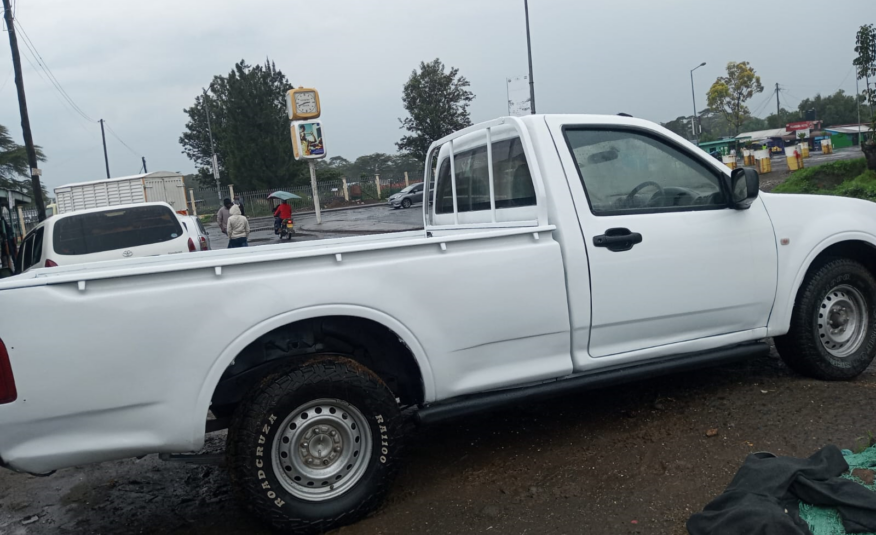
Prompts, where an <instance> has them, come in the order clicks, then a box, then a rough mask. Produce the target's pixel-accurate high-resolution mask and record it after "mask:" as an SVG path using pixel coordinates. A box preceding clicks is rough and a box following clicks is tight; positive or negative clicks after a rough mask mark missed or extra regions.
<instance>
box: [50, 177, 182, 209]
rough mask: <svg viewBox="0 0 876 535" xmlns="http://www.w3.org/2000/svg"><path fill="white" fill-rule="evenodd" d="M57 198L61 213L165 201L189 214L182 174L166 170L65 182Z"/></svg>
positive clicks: (57, 189) (56, 195)
mask: <svg viewBox="0 0 876 535" xmlns="http://www.w3.org/2000/svg"><path fill="white" fill-rule="evenodd" d="M55 197H56V203H57V205H58V210H57V212H58V213H61V214H64V213H67V212H72V211H75V210H87V209H90V208H101V207H104V206H118V205H122V204H134V203H144V202H165V203H167V204H169V205H170V206H171V207H173V209H174V210H175V211H176V212H178V213H180V214H186V213H188V203H187V200H186V186H185V181H184V179H183V176H182V175H181V174H179V173H171V172H167V171H156V172H153V173H145V174H140V175H132V176H123V177H118V178H109V179H106V180H92V181H89V182H77V183H75V184H65V185H63V186H59V187H57V188H55Z"/></svg>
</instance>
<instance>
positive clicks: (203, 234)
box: [177, 215, 212, 251]
mask: <svg viewBox="0 0 876 535" xmlns="http://www.w3.org/2000/svg"><path fill="white" fill-rule="evenodd" d="M177 217H178V218H179V220H180V223H182V225H183V228H184V229H185V231H186V232H187V233H188V234H189V236H191V238H192V239H193V240H194V241H195V245H196V246H197V249H198V250H199V251H209V250H210V249H212V247H211V246H210V234H209V233H208V232H207V229H206V228H204V224H203V223H201V220H200V219H198V218H197V217H195V216H193V215H178V216H177Z"/></svg>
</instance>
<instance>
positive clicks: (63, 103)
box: [22, 50, 94, 137]
mask: <svg viewBox="0 0 876 535" xmlns="http://www.w3.org/2000/svg"><path fill="white" fill-rule="evenodd" d="M22 52H24V54H22V56H24V59H25V60H26V61H27V62H28V63H29V64H30V66H31V68H32V69H33V70H34V72H35V73H36V74H37V76H39V77H40V80H42V81H43V83H45V84H46V85H50V84H49V82H48V81H47V80H46V77H45V76H43V73H41V72H40V70H39V69H38V68H37V66H36V65H34V61H35V60H33V61H32V60H31V57H30V56H29V55H28V53H27V50H22ZM52 94H53V95H54V96H55V98H56V99H58V102H60V103H61V107H62V108H64V111H66V112H67V113H69V114H70V117H73V119H75V121H74V122H75V123H76V124H77V125H79V127H80V128H82V129H83V130H85V132H87V133H88V135H90V136H92V137H93V136H94V134H93V133H92V132H91V131H90V130H88V129H87V128H85V126H83V125H82V118H81V117H80V116H79V115H76V114H75V113H74V112H73V110H72V109H71V108H70V105H69V104H67V102H66V101H65V100H64V99H62V98H61V97H60V96H59V95H58V94H56V93H52ZM89 126H90V125H89Z"/></svg>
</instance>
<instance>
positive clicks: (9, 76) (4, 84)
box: [0, 69, 13, 91]
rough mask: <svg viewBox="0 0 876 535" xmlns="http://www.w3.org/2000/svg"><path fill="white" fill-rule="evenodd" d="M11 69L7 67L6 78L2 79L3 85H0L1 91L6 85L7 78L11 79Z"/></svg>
mask: <svg viewBox="0 0 876 535" xmlns="http://www.w3.org/2000/svg"><path fill="white" fill-rule="evenodd" d="M12 70H13V69H9V74H7V75H6V79H5V80H3V85H0V91H3V88H4V87H6V84H7V83H9V80H11V79H12Z"/></svg>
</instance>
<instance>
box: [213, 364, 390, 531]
mask: <svg viewBox="0 0 876 535" xmlns="http://www.w3.org/2000/svg"><path fill="white" fill-rule="evenodd" d="M319 399H331V400H341V401H343V402H346V403H348V404H350V405H353V406H354V407H355V408H356V409H358V411H359V412H360V413H361V415H362V416H364V418H365V419H366V420H367V422H368V425H369V426H370V430H371V438H372V440H371V454H370V456H369V459H368V464H367V468H365V469H364V473H362V475H361V477H360V479H358V481H357V482H356V483H355V485H354V486H352V487H350V488H349V489H347V490H346V491H345V492H344V493H343V494H341V495H339V496H336V497H333V498H329V499H325V500H324V501H315V500H306V499H302V498H300V497H296V496H295V495H293V494H292V493H290V492H289V491H288V490H287V489H286V488H284V486H283V483H281V482H280V480H279V479H278V476H277V474H275V472H274V466H275V464H276V463H277V462H279V459H275V458H274V455H273V453H272V451H273V450H272V448H273V444H274V439H275V438H276V437H277V434H278V433H279V432H281V431H282V430H281V429H280V426H281V425H283V421H284V420H285V419H286V418H287V417H289V416H290V415H292V414H293V413H294V412H295V411H296V409H300V408H301V407H302V406H303V405H305V404H307V403H309V402H312V401H314V400H319ZM284 427H288V426H284ZM403 428H404V427H403V421H402V417H401V415H400V413H399V408H398V404H397V402H396V400H395V396H394V395H393V394H392V392H391V391H390V390H389V388H388V387H387V386H386V384H385V383H384V382H383V381H382V380H380V378H379V377H377V376H376V375H375V374H374V373H372V372H371V371H370V370H368V369H366V368H364V367H363V366H361V365H359V364H358V363H356V362H354V361H352V360H350V359H346V358H343V357H337V356H321V357H317V358H315V359H313V360H310V361H308V362H306V363H304V364H300V365H297V366H293V367H290V368H285V369H283V370H282V371H280V372H277V373H274V374H272V375H269V376H267V377H265V379H264V380H262V381H261V382H260V383H259V384H258V385H256V386H255V387H254V388H253V389H252V391H251V392H250V393H249V394H248V396H247V397H246V399H245V400H244V401H243V402H242V403H241V405H240V406H239V407H238V409H237V410H236V411H235V413H234V417H233V419H232V422H231V426H230V428H229V430H228V441H227V446H226V456H227V465H228V468H229V475H230V478H231V486H232V491H233V493H234V494H235V497H236V498H237V499H238V501H239V502H240V503H241V504H242V505H243V506H244V508H245V509H247V510H248V511H249V512H250V513H252V514H253V515H255V516H256V517H258V518H259V519H260V520H262V521H264V522H266V523H267V524H269V525H271V526H272V527H274V528H275V529H278V530H280V531H282V532H283V533H293V534H297V535H305V534H313V533H323V532H325V531H329V530H332V529H336V528H338V527H341V526H343V525H346V524H350V523H353V522H356V521H357V520H359V519H361V518H362V517H364V516H365V515H366V514H368V513H369V512H371V511H372V510H374V509H375V508H376V507H377V506H378V505H379V504H380V502H381V501H382V499H383V498H384V496H385V495H386V492H387V490H388V489H389V487H390V484H391V483H392V480H393V479H394V477H395V474H396V472H397V470H398V461H399V458H400V454H401V449H402V446H403V443H402V438H403ZM363 436H364V433H363ZM281 437H282V435H281ZM363 451H364V450H363ZM287 462H288V461H287ZM278 466H279V465H278ZM287 484H288V483H287Z"/></svg>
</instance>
